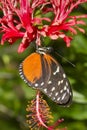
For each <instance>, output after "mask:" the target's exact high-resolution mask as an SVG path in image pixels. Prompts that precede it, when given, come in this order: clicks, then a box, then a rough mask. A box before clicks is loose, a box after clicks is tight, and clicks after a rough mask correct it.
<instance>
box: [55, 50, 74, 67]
mask: <svg viewBox="0 0 87 130" xmlns="http://www.w3.org/2000/svg"><path fill="white" fill-rule="evenodd" d="M56 54H57V55H58V56H59V57H61V58H63V59H64V60H66V61H67V62H68V63H69V64H71V65H72V66H73V67H76V66H75V65H74V64H73V63H72V62H70V61H69V60H67V59H66V58H65V57H63V56H62V55H61V54H59V53H57V52H56Z"/></svg>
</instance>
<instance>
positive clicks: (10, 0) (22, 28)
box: [0, 0, 87, 52]
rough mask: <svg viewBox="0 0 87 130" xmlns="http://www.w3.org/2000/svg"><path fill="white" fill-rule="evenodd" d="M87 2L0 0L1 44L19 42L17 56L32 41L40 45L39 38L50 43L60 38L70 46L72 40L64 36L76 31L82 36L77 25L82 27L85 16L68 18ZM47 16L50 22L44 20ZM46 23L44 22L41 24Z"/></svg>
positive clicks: (46, 19) (84, 0)
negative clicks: (47, 38)
mask: <svg viewBox="0 0 87 130" xmlns="http://www.w3.org/2000/svg"><path fill="white" fill-rule="evenodd" d="M84 2H87V0H78V1H77V0H58V1H57V0H32V1H31V0H0V9H1V10H2V11H3V15H2V17H1V18H0V33H2V34H3V35H2V39H1V44H4V42H5V41H8V42H9V43H10V44H13V43H14V42H15V41H16V40H18V39H19V38H22V41H21V43H20V46H19V49H18V52H23V51H24V50H25V49H26V48H27V47H28V46H29V44H30V43H31V42H32V41H35V42H36V44H38V45H40V44H41V41H40V37H41V36H43V37H50V38H51V39H57V38H59V37H60V38H63V40H64V41H65V42H66V45H67V46H70V41H71V39H72V37H70V36H67V34H66V33H65V32H68V31H70V32H71V33H72V34H77V31H76V30H77V29H78V30H79V31H81V32H83V33H84V30H83V29H82V28H79V27H78V26H77V25H78V24H83V25H85V22H84V21H82V20H80V18H86V17H87V15H80V16H70V13H71V12H72V10H73V9H74V8H76V7H77V6H78V5H79V4H81V3H84ZM48 13H51V14H52V17H53V18H50V17H49V18H48V17H46V16H47V14H48ZM44 21H45V22H44Z"/></svg>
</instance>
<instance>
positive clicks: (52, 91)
mask: <svg viewBox="0 0 87 130" xmlns="http://www.w3.org/2000/svg"><path fill="white" fill-rule="evenodd" d="M45 57H46V58H45ZM43 58H44V59H45V60H46V62H49V63H48V64H49V67H50V70H51V74H50V78H49V80H48V81H47V84H46V85H45V86H44V87H43V88H41V89H42V91H43V92H44V93H45V94H46V95H47V96H48V97H50V98H51V99H52V100H53V101H54V102H56V103H58V104H60V105H64V106H68V105H69V104H71V101H72V90H71V87H70V83H69V81H68V79H67V77H66V74H65V73H64V71H63V68H62V67H61V65H60V64H59V63H58V62H57V61H56V60H55V59H54V58H52V57H51V56H50V55H48V54H46V55H44V57H43Z"/></svg>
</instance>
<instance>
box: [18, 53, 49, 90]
mask: <svg viewBox="0 0 87 130" xmlns="http://www.w3.org/2000/svg"><path fill="white" fill-rule="evenodd" d="M19 74H20V76H21V78H22V79H23V80H24V81H25V82H26V83H27V84H28V85H29V86H31V87H33V88H41V87H43V86H44V85H45V84H47V81H48V80H49V77H50V71H49V69H48V64H47V61H46V60H44V58H43V55H40V54H39V53H32V54H31V55H30V56H28V57H27V58H26V59H25V60H24V61H23V62H22V64H20V67H19Z"/></svg>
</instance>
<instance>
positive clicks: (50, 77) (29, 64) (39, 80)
mask: <svg viewBox="0 0 87 130" xmlns="http://www.w3.org/2000/svg"><path fill="white" fill-rule="evenodd" d="M50 52H51V48H46V47H40V48H38V49H37V50H36V52H35V53H32V54H31V55H30V56H28V57H27V58H26V59H25V60H24V61H23V63H22V64H21V65H20V69H19V71H20V75H21V77H22V79H24V81H25V82H26V83H27V84H28V85H29V86H31V87H33V88H35V89H39V90H40V91H42V92H43V93H44V94H46V95H47V96H48V97H49V98H50V99H51V100H53V101H54V102H56V103H57V104H59V105H63V106H68V105H69V104H71V102H72V90H71V86H70V83H69V81H68V79H67V77H66V74H65V72H64V70H63V68H62V67H61V65H60V64H59V63H58V62H57V61H56V60H55V59H54V58H53V57H52V56H51V55H50V54H49V53H50Z"/></svg>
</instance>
